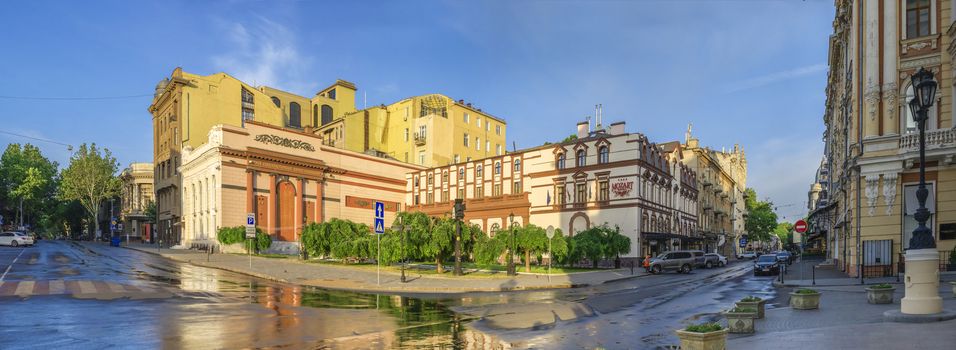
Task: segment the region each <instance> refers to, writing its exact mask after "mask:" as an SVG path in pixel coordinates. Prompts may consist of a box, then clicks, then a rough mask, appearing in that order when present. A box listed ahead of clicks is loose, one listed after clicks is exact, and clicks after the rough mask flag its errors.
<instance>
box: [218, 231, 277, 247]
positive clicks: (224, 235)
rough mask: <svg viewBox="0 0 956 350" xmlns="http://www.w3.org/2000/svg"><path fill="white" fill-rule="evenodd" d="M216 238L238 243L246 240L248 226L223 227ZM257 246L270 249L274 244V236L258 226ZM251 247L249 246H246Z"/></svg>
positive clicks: (220, 241)
mask: <svg viewBox="0 0 956 350" xmlns="http://www.w3.org/2000/svg"><path fill="white" fill-rule="evenodd" d="M216 240H218V241H219V243H222V244H236V243H245V242H246V227H245V226H234V227H221V228H219V232H218V233H217V234H216ZM256 246H257V247H258V248H259V250H265V249H269V247H271V246H272V237H270V236H269V235H267V234H265V232H262V229H260V228H258V227H257V228H256ZM246 248H249V247H246Z"/></svg>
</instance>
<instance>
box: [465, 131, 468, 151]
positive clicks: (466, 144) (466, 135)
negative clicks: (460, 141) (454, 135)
mask: <svg viewBox="0 0 956 350" xmlns="http://www.w3.org/2000/svg"><path fill="white" fill-rule="evenodd" d="M465 147H468V133H467V132H466V133H465Z"/></svg>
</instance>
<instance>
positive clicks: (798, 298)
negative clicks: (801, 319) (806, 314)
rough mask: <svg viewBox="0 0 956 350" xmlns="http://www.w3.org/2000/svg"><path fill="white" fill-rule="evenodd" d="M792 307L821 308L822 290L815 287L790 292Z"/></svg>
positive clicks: (804, 308) (799, 308) (798, 308)
mask: <svg viewBox="0 0 956 350" xmlns="http://www.w3.org/2000/svg"><path fill="white" fill-rule="evenodd" d="M790 307H792V308H794V309H797V310H814V309H819V308H820V292H818V291H815V290H813V289H806V288H803V289H797V290H796V291H794V292H791V293H790Z"/></svg>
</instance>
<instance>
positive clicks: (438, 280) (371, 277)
mask: <svg viewBox="0 0 956 350" xmlns="http://www.w3.org/2000/svg"><path fill="white" fill-rule="evenodd" d="M84 244H99V243H84ZM124 248H129V249H135V250H139V251H142V252H146V253H151V254H157V255H160V256H163V257H166V258H169V259H172V260H176V261H180V262H185V263H190V264H193V265H197V266H204V267H210V268H217V269H222V270H227V271H232V272H236V273H241V274H246V275H250V276H255V277H259V278H263V279H268V280H273V281H278V282H285V283H293V284H299V285H308V286H315V287H321V288H329V289H342V290H354V291H363V292H406V293H465V292H498V291H511V290H533V289H556V288H576V287H585V286H592V285H598V284H603V283H609V282H614V281H620V280H626V279H631V278H637V277H641V276H646V275H647V274H646V273H645V272H644V271H643V269H637V268H635V270H634V275H631V274H630V270H629V269H617V270H602V271H590V272H579V273H570V274H554V275H552V276H551V278H550V281H549V278H548V276H547V275H542V274H520V273H519V275H518V276H516V277H508V276H507V275H505V274H504V273H503V272H502V273H501V277H498V276H494V275H492V276H489V275H481V276H478V275H474V276H469V275H466V276H464V277H455V276H451V275H448V276H435V275H422V274H419V273H418V272H416V271H415V270H409V271H406V280H407V281H408V283H404V284H403V283H401V282H400V276H401V274H400V273H398V272H394V271H392V270H385V269H383V270H382V272H381V283H378V281H377V278H378V277H377V275H376V271H375V269H374V268H371V269H370V268H363V267H348V266H337V265H331V264H319V263H308V262H303V261H300V260H298V259H296V258H294V257H293V258H287V259H277V258H264V257H255V256H253V257H252V258H251V260H252V264H251V267H250V263H249V261H250V258H249V257H248V256H246V255H238V254H211V255H208V256H207V255H206V253H205V252H204V251H197V250H185V249H165V248H163V249H157V248H156V246H155V245H148V244H135V243H134V244H130V245H129V246H125V245H124ZM207 259H208V260H207ZM462 281H468V283H462Z"/></svg>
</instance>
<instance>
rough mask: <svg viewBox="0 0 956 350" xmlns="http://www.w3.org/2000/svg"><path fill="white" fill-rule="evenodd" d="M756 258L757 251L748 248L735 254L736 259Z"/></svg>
mask: <svg viewBox="0 0 956 350" xmlns="http://www.w3.org/2000/svg"><path fill="white" fill-rule="evenodd" d="M756 258H757V253H756V252H754V251H752V250H748V251H746V252H742V253H740V254H737V259H756Z"/></svg>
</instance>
